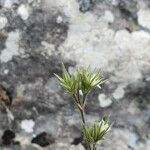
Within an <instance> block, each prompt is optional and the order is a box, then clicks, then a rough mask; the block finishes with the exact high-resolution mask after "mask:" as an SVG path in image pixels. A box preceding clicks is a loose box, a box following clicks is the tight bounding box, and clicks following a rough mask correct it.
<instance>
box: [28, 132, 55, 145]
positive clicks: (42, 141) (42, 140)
mask: <svg viewBox="0 0 150 150" xmlns="http://www.w3.org/2000/svg"><path fill="white" fill-rule="evenodd" d="M54 142H55V139H54V138H53V137H52V135H50V134H47V133H46V132H42V133H40V134H38V135H37V136H36V137H35V138H33V139H32V141H31V143H35V144H38V145H40V146H41V147H46V146H48V145H50V144H53V143H54Z"/></svg>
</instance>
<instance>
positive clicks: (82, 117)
mask: <svg viewBox="0 0 150 150" xmlns="http://www.w3.org/2000/svg"><path fill="white" fill-rule="evenodd" d="M79 110H80V114H81V120H82V123H83V125H85V124H86V122H85V113H84V109H83V108H82V109H79ZM86 144H87V147H88V150H91V146H90V143H89V142H88V141H86Z"/></svg>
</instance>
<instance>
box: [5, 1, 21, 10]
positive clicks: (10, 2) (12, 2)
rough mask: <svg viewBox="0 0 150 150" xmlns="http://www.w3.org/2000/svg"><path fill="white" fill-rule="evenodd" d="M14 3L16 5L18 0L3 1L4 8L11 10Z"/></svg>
mask: <svg viewBox="0 0 150 150" xmlns="http://www.w3.org/2000/svg"><path fill="white" fill-rule="evenodd" d="M14 3H18V0H4V7H6V8H11V7H12V5H13V4H14Z"/></svg>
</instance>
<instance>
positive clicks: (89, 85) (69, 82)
mask: <svg viewBox="0 0 150 150" xmlns="http://www.w3.org/2000/svg"><path fill="white" fill-rule="evenodd" d="M55 76H56V77H57V79H58V80H59V83H60V85H61V86H62V87H63V88H64V89H65V90H67V91H68V92H70V93H72V94H77V92H80V93H81V92H82V94H83V95H87V94H88V93H89V91H90V90H91V89H93V88H95V87H96V86H97V87H100V85H101V84H102V83H104V79H103V77H102V76H101V73H100V72H99V71H94V72H90V71H89V70H88V69H84V68H83V69H78V70H77V73H76V74H74V75H70V74H69V73H68V72H67V70H66V68H65V66H64V65H63V64H62V77H60V76H58V75H57V74H55Z"/></svg>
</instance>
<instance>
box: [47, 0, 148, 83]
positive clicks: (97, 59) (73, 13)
mask: <svg viewBox="0 0 150 150" xmlns="http://www.w3.org/2000/svg"><path fill="white" fill-rule="evenodd" d="M45 2H46V4H47V6H49V8H50V7H59V8H61V10H62V12H63V13H64V14H65V15H66V16H67V17H68V19H69V30H68V36H67V39H66V40H65V42H64V43H63V44H62V45H61V46H60V47H59V51H60V52H61V53H62V56H63V57H64V59H69V60H70V59H71V60H74V61H76V62H77V66H89V65H90V66H92V67H93V68H101V69H102V70H104V71H105V72H108V73H113V74H114V75H113V76H111V77H110V78H111V80H112V81H114V82H118V83H122V82H123V83H131V82H136V81H137V80H141V79H142V71H143V69H144V68H148V66H149V61H150V53H149V51H150V47H149V44H150V39H149V36H150V34H149V32H146V31H143V30H139V31H133V32H131V33H130V32H128V31H127V30H120V31H117V32H115V31H114V30H112V29H110V28H109V23H111V22H113V21H114V19H115V18H114V15H113V14H112V12H111V11H110V10H106V11H105V12H104V15H101V16H100V15H97V14H95V13H93V12H92V11H89V12H86V13H81V12H80V11H79V5H78V2H77V1H75V0H66V1H63V0H60V1H58V0H56V1H55V2H54V3H52V1H48V0H45ZM51 3H52V4H51ZM144 18H146V17H144ZM148 18H150V17H147V18H146V19H147V20H148ZM146 22H147V23H146V26H147V27H148V22H149V21H146Z"/></svg>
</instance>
